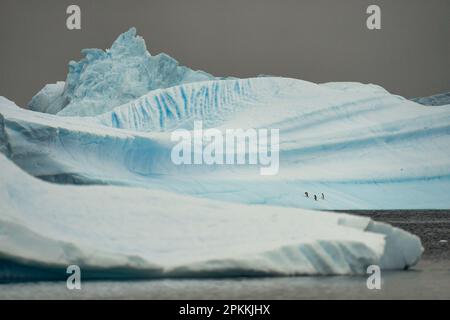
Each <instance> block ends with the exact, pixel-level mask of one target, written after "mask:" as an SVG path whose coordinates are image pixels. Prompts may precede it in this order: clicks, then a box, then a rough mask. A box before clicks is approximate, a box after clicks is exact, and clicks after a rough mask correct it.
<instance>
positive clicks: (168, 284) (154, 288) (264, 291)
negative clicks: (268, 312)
mask: <svg viewBox="0 0 450 320" xmlns="http://www.w3.org/2000/svg"><path fill="white" fill-rule="evenodd" d="M0 299H208V300H211V299H227V300H228V299H450V260H444V261H427V260H425V261H422V262H420V263H419V264H418V265H417V266H416V267H415V268H413V269H411V270H408V271H395V272H382V286H381V290H369V289H367V286H366V277H363V276H333V277H286V278H239V279H220V280H217V279H215V280H205V279H202V280H198V279H196V280H148V281H85V282H82V288H81V290H68V289H67V288H66V284H65V282H61V281H57V282H35V283H21V284H2V285H0Z"/></svg>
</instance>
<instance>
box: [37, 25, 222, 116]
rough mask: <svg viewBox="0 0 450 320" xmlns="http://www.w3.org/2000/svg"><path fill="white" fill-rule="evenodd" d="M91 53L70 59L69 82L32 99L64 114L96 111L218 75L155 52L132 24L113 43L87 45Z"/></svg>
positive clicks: (49, 110) (39, 106) (40, 106)
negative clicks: (97, 46)
mask: <svg viewBox="0 0 450 320" xmlns="http://www.w3.org/2000/svg"><path fill="white" fill-rule="evenodd" d="M82 53H83V54H84V55H85V58H84V59H82V60H80V61H79V62H75V61H71V62H70V63H69V73H68V75H67V79H66V83H65V87H63V86H64V83H63V82H58V83H56V84H52V85H47V86H46V87H44V89H42V90H41V91H40V92H39V93H38V94H37V95H36V96H35V97H33V99H32V100H31V101H30V103H29V104H28V107H29V109H31V110H34V111H39V112H47V113H53V114H55V113H58V114H59V115H63V116H72V115H77V116H85V115H96V114H100V113H102V112H105V111H109V110H111V109H112V108H114V107H116V106H118V105H121V104H123V103H125V102H128V101H130V100H133V99H136V98H138V97H140V96H142V95H143V94H145V93H147V92H149V91H151V90H154V89H158V88H167V87H171V86H174V85H178V84H182V83H189V82H194V81H202V80H210V79H214V77H213V76H212V75H210V74H208V73H206V72H203V71H193V70H191V69H189V68H187V67H184V66H180V65H179V64H178V62H177V61H176V60H175V59H173V58H171V57H170V56H168V55H166V54H164V53H161V54H158V55H156V56H151V55H150V53H149V52H148V51H147V47H146V45H145V41H144V39H142V37H139V36H136V29H135V28H131V29H130V30H128V31H127V32H125V33H123V34H121V35H120V36H119V37H118V38H117V39H116V41H115V42H114V43H113V44H112V46H111V48H110V49H108V50H106V51H103V50H101V49H84V50H82Z"/></svg>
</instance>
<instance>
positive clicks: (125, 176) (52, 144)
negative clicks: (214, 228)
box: [0, 77, 450, 209]
mask: <svg viewBox="0 0 450 320" xmlns="http://www.w3.org/2000/svg"><path fill="white" fill-rule="evenodd" d="M0 116H1V117H2V118H3V121H0V141H3V144H4V145H5V146H7V148H5V150H6V151H5V152H6V154H8V156H9V157H10V158H11V159H12V160H13V161H14V162H15V163H16V164H18V165H19V166H20V167H21V168H23V169H24V170H25V171H27V172H28V173H30V174H32V175H34V176H38V177H40V178H43V179H46V180H49V181H54V182H62V183H68V182H70V183H72V182H76V183H82V184H98V183H101V184H105V183H106V184H118V185H128V186H140V187H145V188H156V189H163V190H169V191H173V192H177V193H183V194H188V195H191V196H196V197H204V198H210V199H216V200H222V201H227V202H228V201H232V202H237V203H245V204H268V205H278V206H286V207H300V208H317V209H430V208H433V209H445V208H449V207H450V198H449V197H448V190H450V149H449V148H448V146H449V145H450V127H449V123H450V108H448V106H436V107H433V108H429V107H425V106H422V105H420V104H417V103H414V102H411V101H409V100H406V99H404V98H402V97H399V96H395V95H391V94H389V93H388V92H387V91H386V90H384V89H383V88H381V87H379V86H374V85H362V84H356V83H327V84H321V85H318V84H315V83H311V82H307V81H302V80H296V79H287V78H270V77H264V78H252V79H234V80H210V81H202V82H195V83H189V84H183V85H179V86H174V87H171V88H166V89H157V90H153V91H150V92H149V93H147V94H146V95H144V96H142V97H140V98H138V99H136V100H133V101H131V102H129V103H127V104H124V105H122V106H119V107H117V108H114V109H113V110H112V111H109V112H106V113H103V114H101V115H98V116H94V117H82V118H80V117H60V116H58V115H56V116H55V115H51V114H45V113H38V112H32V111H28V110H23V109H20V108H6V107H4V108H2V109H1V111H0ZM196 119H197V120H202V121H203V124H204V126H205V128H207V127H215V128H218V129H226V128H242V129H247V128H256V129H258V128H269V129H272V128H277V129H279V130H280V131H279V132H280V133H279V136H280V143H279V162H280V163H279V172H278V174H276V175H274V176H271V177H262V176H260V174H259V173H260V170H259V167H258V166H251V165H205V164H204V165H178V166H177V165H175V164H174V163H173V162H172V159H171V150H172V148H173V147H174V145H175V142H173V141H171V132H172V130H173V129H176V128H184V129H188V130H192V128H193V127H192V126H193V121H194V120H196ZM192 152H194V150H192ZM191 158H192V157H191ZM305 191H308V192H309V193H310V194H314V193H316V194H321V193H325V195H326V198H327V199H326V201H314V200H312V199H311V198H305V197H304V192H305Z"/></svg>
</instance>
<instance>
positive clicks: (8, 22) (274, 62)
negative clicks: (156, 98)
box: [0, 0, 450, 105]
mask: <svg viewBox="0 0 450 320" xmlns="http://www.w3.org/2000/svg"><path fill="white" fill-rule="evenodd" d="M69 4H78V5H79V6H80V7H81V17H82V29H81V30H80V31H78V30H75V31H69V30H67V29H66V18H67V14H66V8H67V6H68V5H69ZM369 4H378V5H379V6H380V7H381V26H382V29H381V30H368V29H367V28H366V19H367V16H368V15H367V14H366V8H367V7H368V5H369ZM449 13H450V1H449V0H395V1H394V0H387V1H376V0H372V1H366V0H340V1H337V0H281V1H280V0H277V1H275V0H226V1H224V0H222V1H215V0H184V1H179V0H151V1H150V0H149V1H144V0H127V1H118V0H84V1H76V0H70V1H66V0H40V1H32V0H29V1H25V0H1V1H0V43H1V50H0V55H1V59H0V77H1V78H0V95H3V96H6V97H7V98H9V99H11V100H14V101H16V102H17V103H18V104H20V105H25V104H26V103H27V102H28V101H29V100H30V98H31V97H32V96H33V95H34V94H35V93H36V92H37V91H38V90H40V89H41V88H42V87H43V86H44V85H45V84H46V83H50V82H56V81H57V80H65V77H66V74H67V63H68V62H69V61H70V60H73V59H75V60H78V59H80V58H81V55H80V50H81V49H82V48H85V47H97V48H102V49H105V48H108V47H109V46H110V45H111V43H112V42H113V41H114V39H115V38H116V37H117V36H118V35H119V34H120V33H121V32H124V31H126V30H128V29H129V28H130V27H132V26H135V27H136V28H137V30H138V33H139V34H140V35H142V36H143V37H144V38H145V40H146V42H147V47H148V49H149V51H150V52H151V53H152V54H157V53H159V52H166V53H168V54H170V55H171V56H173V57H174V58H176V59H177V60H178V61H180V63H181V64H183V65H187V66H189V67H191V68H194V69H202V70H205V71H207V72H209V73H212V74H214V75H217V76H226V75H233V76H238V77H251V76H256V75H258V74H271V75H277V76H286V77H295V78H299V79H304V80H309V81H314V82H328V81H359V82H364V83H369V82H370V83H376V84H379V85H382V86H384V87H385V88H386V89H388V90H389V91H391V92H393V93H397V94H401V95H404V96H406V97H415V96H423V95H431V94H435V93H438V92H443V91H450V72H449V71H450V41H449V39H450V17H449Z"/></svg>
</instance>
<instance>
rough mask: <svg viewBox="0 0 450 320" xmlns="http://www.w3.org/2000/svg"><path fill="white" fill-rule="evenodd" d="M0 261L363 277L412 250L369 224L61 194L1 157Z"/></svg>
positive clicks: (205, 204)
mask: <svg viewBox="0 0 450 320" xmlns="http://www.w3.org/2000/svg"><path fill="white" fill-rule="evenodd" d="M0 166H1V168H2V170H1V171H0V183H1V185H2V187H1V188H0V212H1V215H0V239H1V242H0V255H1V256H2V257H7V258H9V259H12V260H14V261H18V262H21V263H24V264H26V265H32V266H39V267H41V268H46V267H52V268H58V267H60V268H66V267H67V266H68V265H71V264H77V265H79V266H80V267H81V268H82V270H83V274H84V275H86V276H89V273H90V272H91V270H95V271H96V272H97V273H98V271H99V270H100V271H103V272H105V273H107V272H108V271H110V272H112V271H113V270H126V271H127V276H128V277H133V276H139V277H211V276H242V275H330V274H362V273H365V271H366V268H367V266H368V265H371V264H377V265H380V266H381V267H382V268H384V269H402V268H405V267H408V266H412V265H414V264H415V263H416V262H417V261H418V259H419V258H420V255H421V253H422V250H423V249H422V246H421V243H420V240H419V239H418V238H417V237H416V236H413V235H411V234H409V233H407V232H405V231H402V230H400V229H397V228H392V227H391V226H389V225H385V224H380V223H376V222H373V221H371V220H370V219H369V218H365V217H357V216H351V215H346V214H336V213H328V212H320V211H310V210H305V209H295V208H282V207H274V206H258V205H241V204H230V203H222V202H217V201H212V200H205V199H196V198H193V197H186V196H182V195H178V194H175V193H168V192H165V191H161V190H154V189H153V190H150V189H141V188H127V187H116V186H82V187H80V186H61V185H55V184H50V183H48V182H44V181H40V180H38V179H36V178H33V177H31V176H29V175H27V174H26V173H25V172H23V171H22V170H20V169H19V168H18V167H16V166H15V165H14V164H13V163H12V162H11V161H9V160H8V159H7V158H6V157H4V156H3V155H0Z"/></svg>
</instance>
